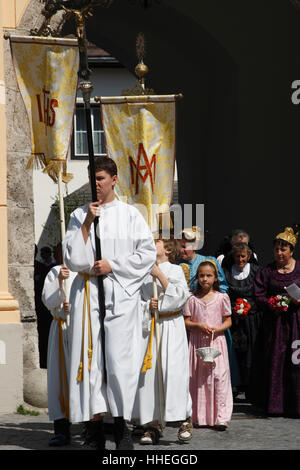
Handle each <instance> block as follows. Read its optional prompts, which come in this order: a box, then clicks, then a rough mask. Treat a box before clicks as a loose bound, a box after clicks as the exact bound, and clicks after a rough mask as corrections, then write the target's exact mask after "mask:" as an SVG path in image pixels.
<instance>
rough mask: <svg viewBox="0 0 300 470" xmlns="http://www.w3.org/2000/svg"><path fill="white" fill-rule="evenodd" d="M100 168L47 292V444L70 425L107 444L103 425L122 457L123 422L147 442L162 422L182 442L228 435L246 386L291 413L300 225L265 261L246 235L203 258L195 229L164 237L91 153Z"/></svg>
mask: <svg viewBox="0 0 300 470" xmlns="http://www.w3.org/2000/svg"><path fill="white" fill-rule="evenodd" d="M95 173H96V189H97V197H98V201H97V202H93V203H90V204H86V205H85V206H82V207H80V208H78V209H76V210H75V211H74V212H73V213H72V214H71V217H70V222H69V226H68V230H67V233H66V236H65V239H64V240H63V243H62V252H63V260H64V263H61V264H58V265H56V266H54V267H52V268H51V269H50V271H49V272H48V274H47V276H46V278H45V282H44V287H43V292H42V301H43V303H44V305H45V306H46V307H47V309H49V311H50V312H51V314H52V317H53V320H52V324H51V329H50V335H49V342H48V356H47V358H48V363H47V370H48V407H49V417H50V419H51V420H52V421H53V422H54V437H53V438H52V439H51V441H50V443H49V444H50V445H51V446H61V445H66V444H68V443H69V442H70V425H71V423H78V422H81V423H85V433H84V439H85V444H86V445H92V446H96V448H98V449H100V450H103V449H105V441H106V427H105V422H106V420H108V421H109V420H111V421H112V428H113V436H114V441H115V444H116V449H133V441H132V433H131V432H130V429H129V427H128V423H131V424H133V426H134V427H133V429H134V432H135V433H138V434H139V436H140V443H141V444H143V445H147V444H157V443H158V442H159V439H160V437H161V436H162V434H163V429H164V426H165V424H166V423H168V422H173V423H174V422H176V423H178V439H179V440H180V441H181V442H188V441H190V439H192V435H193V428H194V427H195V426H199V427H201V426H210V427H212V428H213V429H215V430H216V431H225V430H226V429H227V427H228V425H229V423H230V420H231V416H232V411H233V402H234V398H236V397H237V396H238V394H239V393H242V392H243V393H245V396H246V399H247V401H249V402H250V403H252V404H253V405H256V406H258V407H260V408H261V409H262V410H263V411H264V412H265V413H266V414H269V415H274V416H276V415H277V416H278V415H279V416H288V417H294V418H297V417H298V418H299V417H300V361H298V360H297V356H296V355H295V354H294V352H295V351H294V350H295V348H296V347H297V345H298V343H297V340H298V342H299V339H300V296H299V298H298V299H297V298H293V297H291V295H289V294H288V293H287V290H286V289H285V288H286V287H288V286H290V285H292V284H294V283H295V284H296V285H299V287H300V261H297V260H295V259H294V257H293V253H294V249H295V245H296V242H297V237H298V230H297V229H296V228H295V227H287V228H286V229H285V231H284V232H282V233H279V234H278V235H276V237H275V238H274V241H273V245H274V261H273V262H272V263H270V264H269V265H268V266H267V267H262V266H260V264H259V259H258V257H257V254H256V253H255V252H254V251H253V247H252V246H251V244H250V237H249V235H248V234H247V233H245V232H244V231H243V230H237V231H235V232H234V233H233V234H232V236H231V237H230V238H228V239H227V240H225V243H224V245H223V246H222V249H221V250H220V252H219V253H217V254H216V257H213V256H205V255H203V254H200V253H199V252H198V248H199V241H200V237H201V232H200V230H199V229H198V228H197V227H191V228H185V229H183V230H182V232H181V238H180V240H177V239H175V238H171V239H170V238H168V239H165V238H163V237H162V235H161V233H160V234H159V233H158V234H152V233H151V232H150V229H149V227H148V226H147V224H146V222H145V220H144V218H143V217H142V215H141V214H140V213H139V211H138V210H137V209H135V208H134V207H133V206H130V205H127V204H125V203H123V202H121V201H119V200H118V199H117V198H116V196H115V192H114V187H115V184H116V182H117V167H116V165H115V163H114V161H113V160H111V159H110V158H108V157H97V158H96V159H95ZM96 217H99V224H98V230H99V232H100V239H101V252H102V256H101V259H100V260H97V261H95V254H96V247H95V232H94V230H93V229H92V227H93V222H94V220H95V218H96ZM120 231H121V236H120ZM66 279H69V283H70V285H71V289H70V296H69V298H68V299H67V297H66V293H65V290H64V288H63V283H64V281H65V280H66ZM100 280H101V281H102V283H103V284H102V287H101V283H100V282H99V281H100ZM101 288H103V291H104V293H105V305H104V306H103V304H101V301H99V291H101ZM99 305H100V306H99ZM103 310H104V311H103Z"/></svg>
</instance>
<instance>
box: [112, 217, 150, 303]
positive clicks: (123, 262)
mask: <svg viewBox="0 0 300 470" xmlns="http://www.w3.org/2000/svg"><path fill="white" fill-rule="evenodd" d="M131 223H132V233H133V234H141V237H140V238H138V237H137V238H136V239H135V241H134V243H135V249H134V252H133V253H132V254H128V253H124V255H121V256H118V257H117V258H113V259H111V258H109V259H107V261H108V262H109V264H110V266H111V270H112V272H113V274H114V276H115V278H116V279H117V281H118V282H119V284H120V285H121V286H122V287H123V289H125V290H126V292H127V293H128V294H129V295H133V294H134V293H135V292H136V291H137V290H138V289H140V287H141V285H142V284H143V282H144V280H145V277H146V276H147V275H148V274H149V273H150V271H151V269H152V268H153V266H154V263H155V261H156V248H155V244H154V240H153V236H152V233H151V232H150V229H149V227H148V225H147V224H146V221H145V219H144V218H143V216H142V215H141V214H140V213H139V212H138V211H137V213H136V214H135V215H134V217H133V219H132V220H131Z"/></svg>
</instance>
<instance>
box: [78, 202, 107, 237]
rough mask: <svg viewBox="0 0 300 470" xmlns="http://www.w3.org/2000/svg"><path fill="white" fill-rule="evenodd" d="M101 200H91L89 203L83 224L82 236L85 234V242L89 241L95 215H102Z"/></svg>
mask: <svg viewBox="0 0 300 470" xmlns="http://www.w3.org/2000/svg"><path fill="white" fill-rule="evenodd" d="M101 202H102V201H96V202H91V203H90V204H89V205H88V211H87V214H86V217H85V219H84V222H83V224H82V226H81V231H82V236H83V240H84V243H85V244H86V242H87V241H88V238H89V232H90V228H91V225H92V223H93V222H94V220H95V217H99V216H100V204H101Z"/></svg>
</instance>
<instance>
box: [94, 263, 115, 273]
mask: <svg viewBox="0 0 300 470" xmlns="http://www.w3.org/2000/svg"><path fill="white" fill-rule="evenodd" d="M94 271H95V274H96V276H105V274H108V273H110V272H111V266H110V264H109V262H108V261H107V260H106V259H100V260H98V261H95V264H94Z"/></svg>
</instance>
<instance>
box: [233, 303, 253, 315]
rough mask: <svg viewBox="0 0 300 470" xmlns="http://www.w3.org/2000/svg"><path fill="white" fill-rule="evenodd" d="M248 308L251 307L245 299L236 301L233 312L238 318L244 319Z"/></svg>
mask: <svg viewBox="0 0 300 470" xmlns="http://www.w3.org/2000/svg"><path fill="white" fill-rule="evenodd" d="M250 308H251V305H250V304H249V302H247V300H246V299H236V304H235V307H234V309H233V310H234V313H235V314H236V315H237V316H238V317H245V316H246V315H248V312H249V310H250Z"/></svg>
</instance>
